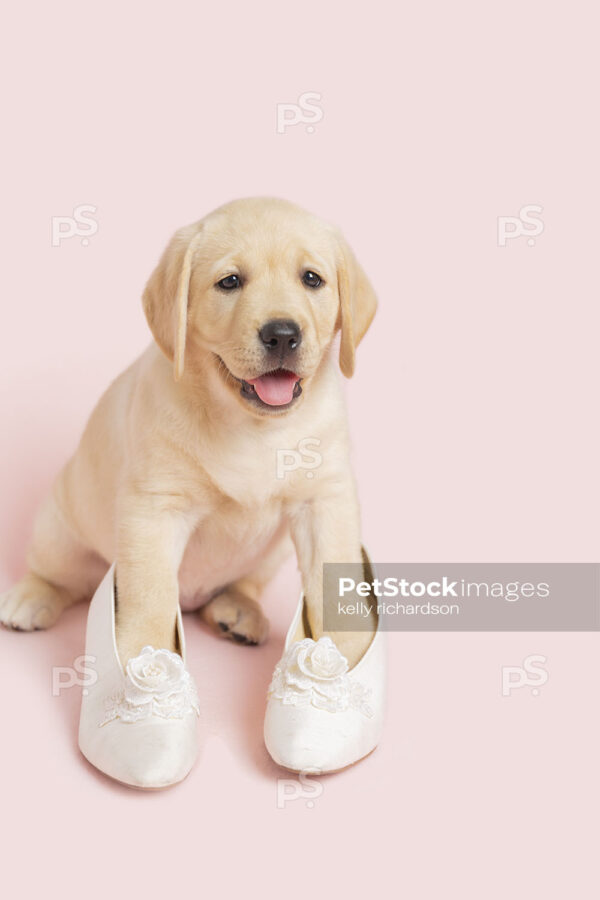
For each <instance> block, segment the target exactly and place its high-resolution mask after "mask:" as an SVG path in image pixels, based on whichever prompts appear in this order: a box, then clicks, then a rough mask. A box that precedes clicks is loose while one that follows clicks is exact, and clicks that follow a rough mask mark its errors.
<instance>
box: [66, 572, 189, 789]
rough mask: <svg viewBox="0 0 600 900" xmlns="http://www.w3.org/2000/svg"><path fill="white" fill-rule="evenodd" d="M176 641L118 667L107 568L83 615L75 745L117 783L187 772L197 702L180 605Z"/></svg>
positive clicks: (148, 785)
mask: <svg viewBox="0 0 600 900" xmlns="http://www.w3.org/2000/svg"><path fill="white" fill-rule="evenodd" d="M177 645H178V650H179V653H173V652H172V651H170V650H165V649H160V648H159V649H154V648H153V647H144V648H143V650H142V651H141V653H139V655H138V656H136V657H133V658H132V659H130V660H129V661H128V663H127V665H126V667H125V669H123V667H122V665H121V662H120V659H119V656H118V652H117V647H116V640H115V578H114V566H112V567H111V568H110V569H109V571H108V573H107V574H106V576H105V578H104V580H103V581H102V583H101V584H100V586H99V588H98V590H97V591H96V594H95V595H94V598H93V600H92V602H91V605H90V610H89V614H88V624H87V633H86V657H87V659H88V666H89V667H90V668H91V669H92V670H93V671H94V673H95V675H94V678H93V679H88V683H87V685H86V687H85V688H84V691H83V697H82V705H81V718H80V723H79V747H80V749H81V752H82V753H83V755H84V756H85V757H86V759H88V760H89V762H90V763H91V764H92V765H93V766H95V767H96V768H97V769H99V770H100V771H101V772H103V773H104V774H106V775H109V776H110V777H111V778H114V779H116V780H117V781H120V782H122V783H123V784H127V785H131V786H132V787H137V788H144V789H148V790H150V789H158V788H165V787H170V786H171V785H174V784H177V783H178V782H179V781H181V780H182V779H183V778H185V776H186V775H187V774H188V773H189V771H190V770H191V768H192V766H193V765H194V762H195V760H196V757H197V755H198V733H197V732H198V726H197V722H198V700H197V695H196V688H195V686H194V682H193V679H192V676H191V675H190V673H189V672H188V670H187V668H186V665H185V644H184V636H183V626H182V622H181V612H180V610H179V609H178V611H177ZM90 682H92V683H90Z"/></svg>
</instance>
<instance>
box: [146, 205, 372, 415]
mask: <svg viewBox="0 0 600 900" xmlns="http://www.w3.org/2000/svg"><path fill="white" fill-rule="evenodd" d="M143 302H144V310H145V313H146V317H147V319H148V323H149V325H150V328H151V329H152V333H153V335H154V338H155V340H156V342H157V344H158V346H159V347H160V348H161V350H162V351H163V352H164V353H165V354H166V355H167V357H168V358H169V359H170V360H171V361H172V362H173V367H174V375H175V378H176V379H177V380H179V379H181V378H182V377H183V376H184V373H185V375H187V374H188V373H189V374H190V376H194V375H196V376H197V375H199V374H202V373H205V372H206V366H207V365H208V366H209V367H210V369H211V370H212V373H213V375H214V376H215V377H218V378H219V380H220V381H221V383H222V384H223V385H224V386H225V387H226V389H227V390H228V391H229V392H230V394H231V396H232V397H236V398H237V402H239V403H241V404H243V405H244V406H245V407H246V408H248V409H249V410H251V411H253V412H254V413H257V414H259V415H273V414H279V415H281V414H282V413H285V412H287V411H288V410H290V409H292V408H293V407H294V406H296V405H297V404H298V402H299V401H300V397H301V396H302V393H303V391H308V390H310V380H311V378H312V377H313V376H314V375H315V373H316V372H317V371H318V369H319V366H320V364H321V362H322V360H323V359H324V357H325V355H326V353H327V351H328V349H329V347H330V345H331V342H332V340H333V337H334V336H335V334H336V332H337V331H338V330H340V329H341V340H340V367H341V369H342V372H343V373H344V375H346V376H347V377H350V376H351V375H352V373H353V372H354V354H355V349H356V347H357V345H358V343H359V341H360V340H361V339H362V337H363V335H364V334H365V332H366V330H367V328H368V327H369V325H370V324H371V320H372V319H373V316H374V314H375V307H376V298H375V294H374V292H373V289H372V287H371V285H370V284H369V282H368V280H367V278H366V276H365V274H364V272H363V271H362V269H361V267H360V266H359V264H358V263H357V261H356V259H355V258H354V255H353V253H352V251H351V250H350V248H349V247H348V245H347V244H346V242H345V241H344V239H343V238H342V237H341V235H340V234H339V233H338V232H337V231H336V230H335V229H334V228H332V227H331V226H329V225H327V224H325V223H323V222H321V221H320V220H319V219H317V218H315V217H314V216H312V215H310V214H309V213H307V212H305V211H304V210H301V209H299V208H298V207H296V206H294V205H293V204H291V203H287V202H286V201H283V200H274V199H263V198H257V199H247V200H237V201H234V202H233V203H229V204H227V205H226V206H223V207H221V208H219V209H217V210H216V211H215V212H213V213H211V214H210V215H209V216H207V217H206V218H205V219H203V220H202V221H201V222H198V223H196V224H194V225H189V226H187V227H186V228H182V229H180V230H179V231H178V232H176V234H175V235H174V237H173V238H172V240H171V242H170V243H169V245H168V246H167V249H166V250H165V252H164V254H163V256H162V258H161V260H160V262H159V264H158V266H157V267H156V269H155V271H154V272H153V274H152V276H151V277H150V280H149V281H148V284H147V286H146V290H145V292H144V297H143Z"/></svg>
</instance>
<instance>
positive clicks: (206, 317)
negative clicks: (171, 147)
mask: <svg viewBox="0 0 600 900" xmlns="http://www.w3.org/2000/svg"><path fill="white" fill-rule="evenodd" d="M345 253H346V256H345V257H344V251H343V250H342V251H341V253H338V254H337V257H336V252H335V239H334V232H333V230H332V229H330V228H329V227H328V226H324V225H323V224H322V223H320V222H319V221H318V220H316V219H314V217H312V216H309V215H308V214H306V213H304V212H303V211H299V210H297V208H296V207H293V206H291V205H290V204H286V203H283V202H282V201H270V200H269V201H265V200H252V201H238V202H237V203H234V204H230V205H229V206H228V207H224V208H222V209H221V210H218V211H217V212H216V213H214V214H213V215H212V216H210V217H208V218H207V219H206V220H204V222H203V223H199V225H196V226H190V228H188V229H182V230H181V231H180V232H178V234H177V235H176V237H175V238H174V239H173V241H172V242H171V244H170V245H169V248H168V249H167V251H166V252H165V255H164V256H163V259H162V260H161V262H160V263H159V266H158V267H157V269H156V271H155V273H154V275H153V276H152V278H151V279H150V282H149V284H148V287H147V289H146V293H145V296H144V306H145V311H146V314H147V317H148V320H149V323H150V326H151V328H152V330H153V333H154V336H155V340H156V343H155V344H153V345H152V346H150V347H149V348H148V350H147V351H146V352H145V353H144V354H143V355H142V356H141V357H140V358H139V359H138V360H137V361H136V362H135V363H134V364H133V365H132V366H131V367H130V368H129V369H127V370H126V371H125V372H124V373H123V374H122V375H121V376H120V377H119V378H117V380H116V381H115V382H114V383H113V384H112V385H111V386H110V387H109V389H108V390H107V391H106V393H105V394H104V396H103V397H102V398H101V400H100V402H99V403H98V405H97V407H96V409H95V410H94V412H93V414H92V416H91V418H90V420H89V422H88V425H87V427H86V430H85V432H84V435H83V437H82V440H81V442H80V446H79V448H78V450H77V452H76V453H75V455H74V456H73V458H72V459H71V460H70V461H69V462H68V463H67V465H66V466H65V468H64V470H63V471H62V472H61V474H60V475H59V477H58V479H57V481H56V484H55V486H54V489H53V492H52V495H51V497H50V498H49V499H48V500H47V501H46V503H45V504H44V506H43V507H42V509H41V511H40V513H39V515H38V518H37V520H36V527H35V531H34V540H33V542H32V546H31V549H30V552H29V556H28V565H29V573H28V574H27V575H26V576H25V578H24V579H23V580H22V581H21V582H19V584H18V585H16V586H15V588H13V589H12V590H11V591H9V592H8V593H7V594H5V595H4V596H3V598H2V599H1V600H0V620H1V621H2V622H4V623H5V624H8V625H12V626H13V627H20V628H23V629H28V628H32V627H46V626H48V625H50V624H52V622H53V621H54V620H55V619H56V618H57V617H58V615H59V614H60V612H61V611H62V609H64V607H65V606H67V605H69V603H71V602H73V601H75V600H78V599H80V598H86V597H90V596H91V594H92V593H93V590H94V588H95V587H96V585H97V583H98V582H99V580H100V578H101V577H102V574H103V572H104V571H105V570H106V568H107V566H108V564H109V562H110V561H112V560H113V559H116V560H117V589H118V596H119V606H118V615H117V643H118V648H119V652H120V655H121V658H122V660H124V661H125V660H127V659H128V658H129V657H130V656H132V655H134V654H136V653H137V652H139V650H140V649H141V647H142V646H144V645H146V644H151V645H153V646H167V647H170V648H173V646H174V609H175V608H176V603H177V600H178V599H179V601H180V602H181V605H182V607H183V608H184V609H194V608H197V607H200V606H203V605H204V608H203V615H204V617H205V619H206V620H207V621H208V622H210V623H211V624H212V625H213V626H214V627H215V628H216V629H218V630H220V631H222V632H223V633H225V634H226V635H228V636H233V637H235V638H236V639H237V640H240V641H247V642H251V643H255V642H258V641H260V640H262V639H264V637H265V636H266V621H265V619H264V617H263V616H262V613H261V611H260V607H259V606H258V604H257V602H256V601H257V597H258V595H259V593H260V590H261V589H262V587H263V585H264V584H265V583H266V581H268V580H269V578H270V577H271V576H272V574H273V573H274V571H275V569H276V568H277V566H278V564H279V563H280V562H281V560H282V559H283V558H284V556H285V555H286V553H287V552H289V550H290V549H291V547H292V543H291V541H290V536H291V537H292V539H293V543H294V544H295V547H296V552H297V555H298V561H299V565H300V569H301V572H302V576H303V582H304V588H305V591H306V592H307V596H308V598H309V603H310V616H311V626H312V629H313V632H314V633H315V634H317V633H321V632H322V598H321V596H320V590H321V588H320V583H321V582H320V578H321V570H322V564H323V562H324V561H330V562H335V561H346V562H355V561H358V560H359V559H360V530H359V512H358V504H357V499H356V491H355V487H354V482H353V478H352V475H351V470H350V464H349V458H348V435H347V426H346V419H345V411H344V403H343V399H342V394H341V385H340V383H339V376H338V372H337V366H336V362H335V360H334V358H333V354H332V352H331V348H332V342H333V338H334V335H335V332H336V330H337V329H338V328H339V327H341V328H342V348H341V354H342V367H343V368H345V369H346V370H348V369H349V370H350V371H346V374H351V369H352V366H353V354H354V345H355V343H358V340H360V337H361V336H362V333H364V330H366V327H367V326H368V324H369V322H370V319H371V318H372V314H373V312H374V303H375V301H374V296H373V295H372V292H371V291H370V288H369V286H368V282H366V279H364V276H363V275H362V272H361V271H360V270H359V269H358V267H357V264H356V263H355V261H354V260H353V258H351V259H350V262H348V253H349V251H348V250H347V248H346V250H345ZM352 266H354V267H355V270H354V272H352V271H350V272H349V271H348V268H349V267H350V268H351V267H352ZM307 267H310V268H309V271H310V272H311V274H312V270H313V269H314V270H316V269H317V267H318V268H319V271H320V272H321V273H323V276H322V283H321V285H319V287H320V288H321V290H320V292H319V294H317V293H316V292H315V291H313V290H312V288H311V289H309V288H307V287H306V286H305V285H304V284H301V285H300V287H299V285H298V281H299V277H300V275H299V273H302V272H303V271H305V270H306V269H307ZM340 267H342V269H343V271H342V273H341V275H340ZM232 270H235V272H236V273H237V272H239V273H240V275H239V276H238V275H237V274H236V275H235V277H236V278H238V281H239V288H236V289H235V290H233V291H232V290H230V289H227V290H225V289H224V288H222V287H220V286H219V284H220V282H221V281H222V279H223V274H222V273H224V272H228V271H232ZM241 273H243V274H241ZM229 277H230V278H231V276H229ZM301 277H302V278H304V280H306V279H305V276H301ZM340 278H341V279H342V280H343V279H345V280H346V285H345V290H346V291H354V294H355V296H354V297H346V298H345V303H346V311H345V313H344V310H343V309H342V308H341V307H342V306H343V304H344V297H343V296H342V294H343V290H344V286H340ZM351 281H353V282H354V284H353V285H352V286H350V284H349V282H351ZM182 285H183V286H182ZM184 294H185V296H184ZM188 294H189V297H188ZM232 294H236V295H237V296H235V297H232ZM182 297H183V301H182ZM182 302H183V304H184V306H183V312H182V308H181V304H182ZM349 304H350V305H349ZM361 304H366V306H367V307H368V308H366V309H364V310H362V321H360V322H359V323H358V326H357V319H361V309H362V307H361ZM351 305H353V307H354V308H351ZM344 315H345V316H346V322H345V324H344ZM349 317H352V321H351V322H348V321H347V319H348V318H349ZM273 321H274V322H276V323H277V322H282V321H283V322H289V321H293V322H294V323H298V325H297V330H298V336H299V339H298V341H297V342H296V343H297V344H298V345H300V344H301V346H296V345H295V344H294V346H293V347H292V344H293V343H294V342H293V341H292V340H291V339H289V340H288V339H287V337H286V338H281V336H280V337H279V338H275V339H274V340H275V343H274V344H273V339H271V340H270V341H266V340H265V336H264V332H263V331H261V328H262V327H263V323H265V322H268V323H271V322H273ZM365 323H366V324H365ZM344 327H345V328H346V332H345V333H344ZM257 334H258V335H259V337H257ZM278 340H279V343H277V342H278ZM182 341H183V343H182ZM159 348H160V349H159ZM184 354H185V365H184ZM275 356H277V359H276V360H275V362H276V363H277V364H278V368H277V369H276V370H275V369H274V362H273V361H274V359H275ZM173 366H175V375H176V378H175V379H174V378H173ZM289 371H292V372H293V373H295V374H294V378H295V379H296V381H295V382H294V395H293V397H292V395H291V394H289V397H290V399H289V402H286V403H279V402H275V401H273V399H272V395H273V390H274V388H273V387H272V384H273V382H277V384H279V382H281V383H282V384H283V387H281V386H280V387H279V388H277V390H279V392H280V393H281V391H284V392H285V391H286V390H287V388H286V381H285V377H287V374H288V373H289ZM263 373H266V374H263ZM290 377H291V376H290ZM244 379H247V380H244ZM278 379H279V381H278ZM296 382H297V384H296ZM253 384H255V385H256V389H255V390H254V389H253V388H252V385H253ZM265 384H267V387H265ZM269 385H271V386H270V387H269ZM300 386H301V395H300V393H299V392H298V388H299V387H300ZM276 387H277V385H276ZM289 390H290V391H291V387H290V388H289ZM265 392H266V394H265V396H266V397H267V399H268V402H266V403H265V402H263V400H262V399H261V394H263V393H265ZM269 392H270V393H269ZM277 396H278V395H277V394H276V395H275V399H276V400H277ZM284 399H285V400H288V396H287V395H286V396H285V397H284ZM272 403H273V404H274V405H271V404H272ZM306 440H309V441H310V442H311V448H312V449H313V451H316V452H317V453H318V454H319V464H318V465H317V466H316V467H315V468H310V469H308V468H304V467H303V465H302V462H301V455H300V452H299V448H301V447H302V445H303V442H304V441H306ZM294 453H295V454H296V458H297V459H299V461H300V464H299V466H298V468H296V469H293V470H291V471H290V467H289V466H286V465H283V464H282V463H283V461H284V460H289V458H290V455H292V454H294ZM286 454H287V455H286ZM292 458H293V456H292ZM311 601H312V602H311ZM365 637H368V636H365V635H363V636H362V637H361V636H360V635H359V636H355V640H354V643H352V642H351V641H350V639H349V638H348V636H347V635H345V636H340V640H341V641H342V643H344V642H345V643H346V644H347V647H346V650H347V652H349V654H350V655H353V654H354V655H356V654H358V655H360V652H362V650H361V648H362V647H363V646H364V639H365Z"/></svg>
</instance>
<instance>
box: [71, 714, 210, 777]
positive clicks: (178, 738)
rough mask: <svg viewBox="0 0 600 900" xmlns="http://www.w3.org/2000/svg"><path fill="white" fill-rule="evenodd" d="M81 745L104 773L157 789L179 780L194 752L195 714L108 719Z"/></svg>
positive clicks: (90, 759) (195, 753) (190, 761)
mask: <svg viewBox="0 0 600 900" xmlns="http://www.w3.org/2000/svg"><path fill="white" fill-rule="evenodd" d="M98 732H99V734H97V735H96V736H95V740H94V742H93V744H92V745H91V746H84V745H83V744H82V746H81V749H82V751H83V753H84V755H85V756H86V757H87V759H88V760H89V761H90V762H91V763H92V764H93V765H94V766H96V768H98V769H100V770H101V771H102V772H104V773H105V774H106V775H109V776H110V777H111V778H114V779H115V780H116V781H120V782H122V783H123V784H128V785H131V786H132V787H138V788H146V789H152V788H154V789H157V788H163V787H169V786H170V785H173V784H177V782H179V781H182V780H183V779H184V778H185V776H186V775H187V774H188V773H189V771H190V769H191V768H192V766H193V765H194V762H195V760H196V755H197V752H198V741H197V726H196V719H195V716H192V715H188V716H186V717H185V718H184V719H181V720H161V719H151V720H149V721H147V722H128V723H123V722H120V721H118V720H115V721H112V722H108V723H107V724H106V725H104V726H102V728H99V729H98Z"/></svg>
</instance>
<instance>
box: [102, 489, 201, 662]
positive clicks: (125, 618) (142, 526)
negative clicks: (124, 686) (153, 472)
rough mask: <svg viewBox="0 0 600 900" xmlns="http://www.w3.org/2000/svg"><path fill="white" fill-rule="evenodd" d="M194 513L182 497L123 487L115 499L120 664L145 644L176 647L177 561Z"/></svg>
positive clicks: (195, 515) (194, 523)
mask: <svg viewBox="0 0 600 900" xmlns="http://www.w3.org/2000/svg"><path fill="white" fill-rule="evenodd" d="M198 518H199V516H198V514H194V513H193V512H192V509H191V508H190V506H189V504H188V502H186V501H185V500H184V498H183V497H177V496H172V495H156V494H144V493H138V492H127V493H126V494H125V495H124V496H123V497H122V498H121V500H120V503H119V522H118V538H117V565H116V585H117V616H116V639H117V649H118V651H119V656H120V658H121V662H122V663H123V665H125V664H126V663H127V661H128V660H129V659H130V658H131V657H132V656H137V655H138V653H139V652H140V651H141V650H142V648H143V647H145V646H148V645H150V646H152V647H154V648H155V649H159V648H166V649H167V650H173V651H174V650H175V649H176V646H175V644H176V615H177V603H178V601H179V581H178V572H179V566H180V564H181V560H182V557H183V553H184V551H185V548H186V545H187V543H188V540H189V538H190V536H191V534H192V532H193V530H194V528H195V527H196V524H197V521H198Z"/></svg>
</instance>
